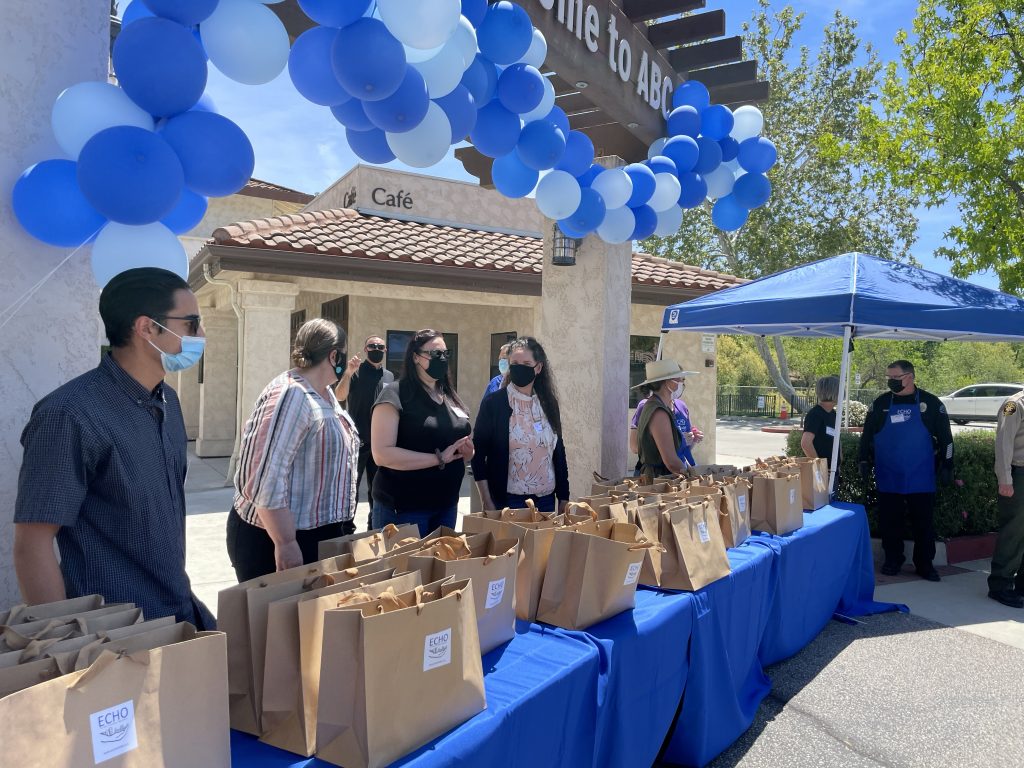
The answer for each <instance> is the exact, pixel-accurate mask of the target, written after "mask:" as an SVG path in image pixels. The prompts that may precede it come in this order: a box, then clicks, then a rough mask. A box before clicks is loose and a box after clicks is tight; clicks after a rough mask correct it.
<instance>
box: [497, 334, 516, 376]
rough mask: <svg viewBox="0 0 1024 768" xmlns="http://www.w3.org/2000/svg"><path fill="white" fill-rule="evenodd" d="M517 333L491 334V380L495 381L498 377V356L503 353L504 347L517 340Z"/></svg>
mask: <svg viewBox="0 0 1024 768" xmlns="http://www.w3.org/2000/svg"><path fill="white" fill-rule="evenodd" d="M516 335H517V334H516V332H515V331H505V332H504V333H492V334H491V378H492V379H493V378H494V377H495V376H497V375H498V373H499V371H498V354H499V353H500V352H501V348H502V346H503V345H505V344H508V343H509V342H510V341H512V340H513V339H515V338H516Z"/></svg>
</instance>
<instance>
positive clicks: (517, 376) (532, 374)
mask: <svg viewBox="0 0 1024 768" xmlns="http://www.w3.org/2000/svg"><path fill="white" fill-rule="evenodd" d="M508 378H509V380H510V381H511V382H512V383H513V384H515V385H516V386H517V387H526V386H529V385H530V384H532V383H533V380H534V379H536V378H537V372H536V371H535V370H533V366H532V365H522V364H521V363H515V364H513V365H510V366H509V367H508Z"/></svg>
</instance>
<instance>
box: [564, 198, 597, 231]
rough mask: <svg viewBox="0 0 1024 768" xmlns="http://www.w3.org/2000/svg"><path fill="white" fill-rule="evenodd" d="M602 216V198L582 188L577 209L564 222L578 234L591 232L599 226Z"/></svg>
mask: <svg viewBox="0 0 1024 768" xmlns="http://www.w3.org/2000/svg"><path fill="white" fill-rule="evenodd" d="M604 214H605V205H604V198H602V197H601V195H600V194H598V193H597V192H595V191H594V190H592V189H591V188H590V187H584V188H583V189H582V190H581V197H580V204H579V207H578V208H577V209H576V210H575V211H573V213H572V215H571V216H568V217H566V219H565V221H567V222H568V223H569V226H571V227H572V228H573V229H575V230H576V231H578V232H593V231H594V230H595V229H597V228H598V227H599V226H601V222H602V221H604Z"/></svg>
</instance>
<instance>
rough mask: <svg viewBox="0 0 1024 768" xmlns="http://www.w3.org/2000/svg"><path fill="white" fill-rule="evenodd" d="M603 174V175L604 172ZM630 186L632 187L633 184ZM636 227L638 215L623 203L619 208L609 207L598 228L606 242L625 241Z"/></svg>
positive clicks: (600, 235)
mask: <svg viewBox="0 0 1024 768" xmlns="http://www.w3.org/2000/svg"><path fill="white" fill-rule="evenodd" d="M601 175H602V176H603V175H604V174H601ZM598 178H600V177H598ZM591 188H593V185H591ZM630 188H632V185H631V186H630ZM635 228H636V216H635V215H633V210H632V209H631V208H627V207H626V206H624V205H623V206H621V207H619V208H609V209H608V210H607V211H605V214H604V221H602V222H601V226H599V227H598V228H597V236H598V237H600V238H601V239H602V240H604V241H605V242H606V243H612V244H618V243H624V242H626V241H627V240H629V239H630V237H631V236H632V235H633V230H634V229H635Z"/></svg>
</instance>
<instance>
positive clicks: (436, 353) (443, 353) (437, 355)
mask: <svg viewBox="0 0 1024 768" xmlns="http://www.w3.org/2000/svg"><path fill="white" fill-rule="evenodd" d="M417 354H419V355H423V356H424V357H429V358H430V359H431V360H447V359H448V358H450V357H451V356H452V355H451V352H449V351H448V350H447V349H432V350H430V351H429V352H417Z"/></svg>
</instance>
